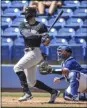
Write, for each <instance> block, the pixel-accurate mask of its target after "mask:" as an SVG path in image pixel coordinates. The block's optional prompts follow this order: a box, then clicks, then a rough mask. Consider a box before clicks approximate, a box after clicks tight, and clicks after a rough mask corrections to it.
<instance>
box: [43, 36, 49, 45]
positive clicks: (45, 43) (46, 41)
mask: <svg viewBox="0 0 87 108" xmlns="http://www.w3.org/2000/svg"><path fill="white" fill-rule="evenodd" d="M42 43H43V45H45V46H48V45H49V43H50V39H49V38H46V39H45V40H44V41H42Z"/></svg>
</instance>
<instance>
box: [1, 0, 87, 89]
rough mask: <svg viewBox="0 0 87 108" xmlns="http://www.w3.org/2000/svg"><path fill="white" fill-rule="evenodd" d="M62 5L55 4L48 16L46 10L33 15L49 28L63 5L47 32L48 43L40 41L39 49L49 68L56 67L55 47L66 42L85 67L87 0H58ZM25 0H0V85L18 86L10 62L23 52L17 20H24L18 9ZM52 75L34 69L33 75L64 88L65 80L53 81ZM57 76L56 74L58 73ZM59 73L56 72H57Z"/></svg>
mask: <svg viewBox="0 0 87 108" xmlns="http://www.w3.org/2000/svg"><path fill="white" fill-rule="evenodd" d="M62 1H63V6H62V7H61V8H58V9H57V10H56V11H55V13H54V14H53V15H52V16H51V17H50V19H48V16H47V12H48V9H46V10H45V14H44V15H43V16H39V14H38V15H37V17H36V19H37V20H38V21H41V22H42V23H45V24H46V26H47V27H48V28H49V27H50V25H51V24H52V22H53V21H54V19H55V17H56V15H57V13H58V12H59V11H60V10H61V9H63V10H64V13H63V15H62V16H61V18H60V19H59V20H58V22H57V23H56V24H55V25H54V27H53V28H52V29H51V32H50V33H49V35H50V37H51V42H50V44H49V46H48V47H45V46H43V45H41V50H42V52H45V53H46V54H47V55H48V58H47V61H48V63H49V64H50V65H52V66H53V68H60V62H58V61H57V52H56V50H57V47H58V46H59V45H63V44H66V45H69V46H71V48H72V50H73V54H72V55H73V56H74V57H75V58H76V60H78V62H79V63H81V64H82V66H83V67H86V63H87V0H62ZM28 2H29V1H27V0H25V1H22V0H12V1H11V0H9V1H8V0H2V1H1V64H2V72H1V77H2V81H1V85H2V88H20V87H21V86H20V84H19V80H18V78H17V77H16V75H15V73H14V72H13V65H14V64H15V63H16V62H17V61H18V60H19V59H20V58H21V57H22V56H23V54H24V52H23V48H24V42H23V38H22V36H21V34H20V33H19V28H18V26H19V24H20V22H21V21H23V20H25V19H24V16H23V15H20V13H21V12H22V10H23V6H24V5H28ZM54 76H56V75H46V76H43V75H40V73H39V72H38V70H37V79H39V80H42V81H43V82H44V83H46V84H48V85H49V86H52V87H53V88H59V89H64V88H66V87H67V85H68V83H65V82H64V81H63V82H60V83H58V84H54V83H53V78H54ZM58 76H59V75H58ZM59 77H60V76H59Z"/></svg>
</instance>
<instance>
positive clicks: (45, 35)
mask: <svg viewBox="0 0 87 108" xmlns="http://www.w3.org/2000/svg"><path fill="white" fill-rule="evenodd" d="M47 32H48V30H47V27H46V25H44V24H41V29H40V33H43V35H42V39H41V42H42V43H43V45H45V46H47V45H48V44H49V43H50V36H49V34H48V33H47Z"/></svg>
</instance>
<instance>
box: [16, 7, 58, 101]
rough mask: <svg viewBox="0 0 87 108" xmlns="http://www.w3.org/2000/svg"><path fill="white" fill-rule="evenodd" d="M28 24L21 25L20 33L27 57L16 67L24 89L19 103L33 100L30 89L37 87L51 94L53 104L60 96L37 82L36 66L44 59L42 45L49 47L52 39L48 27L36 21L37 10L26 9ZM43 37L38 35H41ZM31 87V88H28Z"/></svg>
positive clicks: (55, 91)
mask: <svg viewBox="0 0 87 108" xmlns="http://www.w3.org/2000/svg"><path fill="white" fill-rule="evenodd" d="M23 14H24V15H25V18H26V22H22V23H21V24H20V33H21V34H22V36H23V38H24V42H25V49H24V52H25V55H24V56H23V57H22V58H21V59H20V60H19V61H18V63H17V64H16V65H15V66H14V71H15V73H16V74H17V76H18V77H19V79H20V83H21V86H22V88H23V92H24V96H23V97H21V98H19V101H25V100H27V99H31V98H32V94H31V91H30V89H29V87H30V86H31V87H37V88H39V89H43V90H46V91H47V92H49V93H50V94H51V98H50V101H49V103H53V102H54V101H55V99H56V97H57V96H58V93H59V92H58V91H57V90H54V89H52V88H50V87H48V86H47V85H45V84H44V83H43V82H41V81H39V80H36V65H37V64H38V63H39V62H40V61H41V60H42V59H43V57H42V54H41V51H40V44H41V42H42V43H43V44H44V45H48V44H49V42H50V38H49V36H48V34H46V32H47V27H46V26H45V25H44V24H42V23H40V22H37V21H36V20H35V16H36V10H35V9H34V8H31V7H26V9H25V12H24V13H23ZM41 33H44V34H43V35H41V36H40V35H36V34H41ZM28 85H29V86H28Z"/></svg>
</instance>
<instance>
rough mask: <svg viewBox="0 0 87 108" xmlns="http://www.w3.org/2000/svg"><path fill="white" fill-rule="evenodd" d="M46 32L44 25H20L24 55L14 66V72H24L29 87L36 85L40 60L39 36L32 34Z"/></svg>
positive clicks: (24, 23)
mask: <svg viewBox="0 0 87 108" xmlns="http://www.w3.org/2000/svg"><path fill="white" fill-rule="evenodd" d="M44 32H47V28H46V27H45V25H44V24H42V23H39V22H37V21H36V23H35V24H33V25H29V23H27V22H22V23H21V24H20V33H21V34H22V35H23V38H24V42H25V49H24V51H25V55H24V56H23V57H22V58H21V59H20V60H19V62H18V63H17V64H16V65H15V66H14V71H15V72H19V71H25V74H26V77H27V82H28V84H29V86H34V85H35V83H36V65H37V64H38V63H39V62H40V61H41V60H42V55H41V51H40V44H41V36H36V35H34V34H37V33H44Z"/></svg>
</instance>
